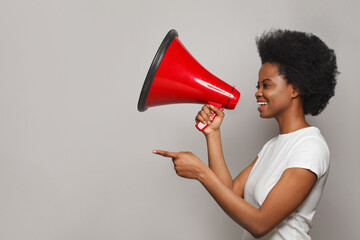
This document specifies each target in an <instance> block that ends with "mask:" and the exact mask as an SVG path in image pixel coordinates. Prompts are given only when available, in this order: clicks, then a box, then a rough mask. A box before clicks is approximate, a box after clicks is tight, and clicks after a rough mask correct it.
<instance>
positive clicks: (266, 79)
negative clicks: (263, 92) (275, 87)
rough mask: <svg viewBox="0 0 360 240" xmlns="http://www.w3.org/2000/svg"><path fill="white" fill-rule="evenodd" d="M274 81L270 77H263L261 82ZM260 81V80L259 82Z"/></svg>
mask: <svg viewBox="0 0 360 240" xmlns="http://www.w3.org/2000/svg"><path fill="white" fill-rule="evenodd" d="M268 80H269V81H272V80H271V79H270V78H265V79H263V80H262V81H261V83H264V82H265V81H268ZM258 83H259V82H258Z"/></svg>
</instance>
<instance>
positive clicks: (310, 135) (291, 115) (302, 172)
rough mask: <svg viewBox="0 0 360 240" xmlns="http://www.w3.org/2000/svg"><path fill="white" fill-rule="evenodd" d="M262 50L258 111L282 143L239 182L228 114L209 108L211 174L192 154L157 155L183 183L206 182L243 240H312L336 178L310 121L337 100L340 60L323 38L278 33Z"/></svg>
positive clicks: (269, 146) (262, 42)
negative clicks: (226, 139) (233, 171)
mask: <svg viewBox="0 0 360 240" xmlns="http://www.w3.org/2000/svg"><path fill="white" fill-rule="evenodd" d="M256 43H257V47H258V51H259V54H260V57H261V62H262V66H261V68H260V71H259V80H258V82H257V89H258V90H257V91H256V93H255V97H256V100H257V103H258V104H259V107H258V111H259V113H260V117H262V118H275V119H276V121H277V123H278V125H279V135H278V136H275V137H274V138H272V139H271V140H269V141H268V142H267V143H266V144H265V145H264V147H263V148H262V149H261V151H260V152H259V154H258V156H257V157H256V158H255V159H254V161H253V162H252V163H251V164H250V165H249V166H248V167H247V168H245V169H244V170H243V171H242V172H241V173H240V174H239V175H238V176H237V177H236V178H235V179H232V177H231V175H230V173H229V170H228V168H227V166H226V163H225V160H224V156H223V152H222V146H221V137H220V125H221V123H222V121H223V119H224V113H223V112H222V111H221V110H220V109H218V108H216V107H214V106H210V105H205V106H204V107H203V108H202V110H201V111H200V112H199V113H198V114H197V116H196V121H200V122H203V123H208V124H209V125H208V127H207V128H206V129H205V130H204V131H203V133H204V135H205V137H206V141H207V147H208V158H209V159H208V161H209V166H207V165H205V164H204V163H203V162H202V161H201V160H200V159H198V158H197V157H196V156H195V155H193V154H192V153H190V152H178V153H174V152H167V151H162V150H154V153H155V154H159V155H162V156H165V157H170V158H172V159H173V162H174V165H175V170H176V173H177V174H178V175H179V176H181V177H185V178H192V179H197V180H198V181H200V182H201V183H202V184H203V186H204V187H205V188H206V189H207V190H208V191H209V193H210V194H211V195H212V197H213V198H214V199H215V200H216V201H217V203H218V204H219V205H220V206H221V208H222V209H223V210H224V211H225V212H226V213H227V214H228V215H229V216H230V217H231V218H232V219H233V220H234V221H236V222H237V223H238V224H239V225H241V226H242V227H243V228H244V229H246V230H247V232H248V233H247V232H246V233H245V234H244V236H243V239H252V238H253V237H255V238H261V237H263V239H311V238H310V236H309V235H308V233H309V230H310V228H311V222H312V219H313V216H314V214H315V211H316V207H317V205H318V203H319V200H320V197H321V195H322V192H323V189H324V185H325V182H326V179H327V175H328V172H329V150H328V147H327V144H326V142H325V140H324V138H323V137H322V135H321V133H320V131H319V129H318V128H316V127H313V126H310V125H309V124H308V123H307V122H306V120H305V114H311V115H318V114H319V113H320V112H321V111H322V110H323V109H324V108H325V106H326V105H327V103H328V101H329V99H330V98H331V97H332V96H333V95H334V89H335V85H336V76H337V73H338V72H337V65H336V57H335V54H334V51H333V50H332V49H329V48H328V47H327V46H326V45H325V43H324V42H323V41H321V40H320V39H319V38H318V37H316V36H314V35H312V34H308V33H303V32H297V31H289V30H273V31H270V32H267V33H264V34H263V35H262V36H261V37H260V38H258V39H257V41H256ZM214 112H215V113H216V114H217V116H216V117H215V118H214V119H212V117H211V114H212V113H214ZM249 233H250V234H251V235H252V236H253V237H252V236H251V235H250V234H249Z"/></svg>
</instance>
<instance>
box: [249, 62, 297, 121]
mask: <svg viewBox="0 0 360 240" xmlns="http://www.w3.org/2000/svg"><path fill="white" fill-rule="evenodd" d="M256 87H257V88H258V91H257V92H256V93H255V97H256V100H257V103H258V106H259V107H258V111H259V112H260V117H262V118H272V117H275V118H276V117H278V116H280V115H281V114H283V113H285V112H286V111H287V110H289V107H290V105H291V102H292V99H293V98H294V97H296V96H297V94H295V93H294V92H295V91H294V89H293V87H292V85H291V84H288V83H287V82H286V79H285V78H284V77H283V76H281V75H279V69H278V67H277V65H276V64H272V63H264V64H263V65H262V66H261V68H260V71H259V81H258V83H257V86H256Z"/></svg>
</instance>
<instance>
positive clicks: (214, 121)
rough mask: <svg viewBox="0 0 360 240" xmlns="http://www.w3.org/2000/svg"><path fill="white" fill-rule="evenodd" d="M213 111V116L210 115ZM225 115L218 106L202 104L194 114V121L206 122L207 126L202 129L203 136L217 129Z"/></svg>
mask: <svg viewBox="0 0 360 240" xmlns="http://www.w3.org/2000/svg"><path fill="white" fill-rule="evenodd" d="M213 113H215V114H216V116H215V118H213V117H212V116H211V115H212V114H213ZM224 117H225V114H224V112H223V111H221V109H220V108H217V107H215V106H212V105H209V104H207V105H204V106H203V107H202V109H201V111H199V112H198V114H197V115H196V118H195V121H196V123H198V122H202V123H203V124H207V125H208V126H207V127H206V128H205V129H204V131H203V133H204V134H205V136H209V135H210V134H212V133H213V132H216V131H219V130H220V126H221V123H222V121H223V119H224Z"/></svg>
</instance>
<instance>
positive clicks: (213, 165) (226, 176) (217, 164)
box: [206, 130, 233, 189]
mask: <svg viewBox="0 0 360 240" xmlns="http://www.w3.org/2000/svg"><path fill="white" fill-rule="evenodd" d="M206 143H207V149H208V161H209V168H210V169H211V170H212V171H213V173H214V174H215V175H216V176H217V177H218V178H219V179H220V180H221V181H222V182H223V183H224V184H225V185H226V186H227V187H228V188H230V189H232V186H233V180H232V177H231V174H230V172H229V169H228V168H227V165H226V162H225V159H224V154H223V150H222V144H221V135H220V130H218V131H216V132H213V133H212V134H210V135H208V136H206Z"/></svg>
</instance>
